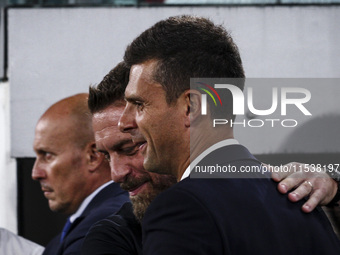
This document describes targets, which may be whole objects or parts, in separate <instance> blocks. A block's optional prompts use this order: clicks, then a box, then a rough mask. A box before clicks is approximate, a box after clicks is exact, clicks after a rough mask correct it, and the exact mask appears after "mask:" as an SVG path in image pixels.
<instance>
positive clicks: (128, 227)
mask: <svg viewBox="0 0 340 255" xmlns="http://www.w3.org/2000/svg"><path fill="white" fill-rule="evenodd" d="M81 254H82V255H104V254H105V255H109V254H110V255H141V254H142V226H141V225H140V223H139V222H138V221H137V219H136V217H135V215H134V214H133V211H132V205H131V203H125V204H124V205H123V206H122V208H121V209H120V210H119V211H118V212H117V213H116V214H113V215H111V216H109V217H107V218H105V219H104V220H100V221H98V222H97V223H96V224H94V225H93V226H92V227H91V229H90V231H89V232H88V234H87V236H86V238H85V240H84V244H83V247H82V249H81Z"/></svg>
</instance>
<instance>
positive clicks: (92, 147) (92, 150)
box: [87, 142, 104, 172]
mask: <svg viewBox="0 0 340 255" xmlns="http://www.w3.org/2000/svg"><path fill="white" fill-rule="evenodd" d="M103 160H104V155H103V154H102V153H100V152H99V151H98V150H97V148H96V143H95V142H92V143H89V144H88V148H87V163H88V166H89V170H90V172H94V171H96V170H97V169H98V167H99V166H100V164H101V163H102V162H103Z"/></svg>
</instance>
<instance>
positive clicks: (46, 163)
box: [32, 94, 129, 255]
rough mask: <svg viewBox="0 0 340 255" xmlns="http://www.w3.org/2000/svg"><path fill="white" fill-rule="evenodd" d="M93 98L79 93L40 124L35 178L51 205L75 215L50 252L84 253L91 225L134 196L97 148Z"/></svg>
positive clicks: (48, 113)
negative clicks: (90, 105)
mask: <svg viewBox="0 0 340 255" xmlns="http://www.w3.org/2000/svg"><path fill="white" fill-rule="evenodd" d="M87 98H88V94H78V95H75V96H72V97H68V98H65V99H63V100H61V101H59V102H57V103H55V104H54V105H52V106H51V107H50V108H49V109H48V110H47V111H46V112H45V113H44V114H43V115H42V117H41V118H40V119H39V121H38V123H37V126H36V130H35V139H34V150H35V152H36V155H37V159H36V161H35V164H34V167H33V170H32V178H33V179H34V180H37V181H39V182H40V185H41V188H42V191H43V192H44V195H45V197H46V198H47V199H48V203H49V207H50V209H51V210H52V211H55V212H58V213H63V214H65V215H68V216H69V218H68V221H67V223H66V224H65V227H64V230H63V231H62V233H60V234H59V235H58V236H57V237H55V238H54V239H53V240H52V241H51V242H50V243H49V244H48V245H47V247H46V249H45V251H44V254H63V255H66V254H80V248H81V245H82V242H83V240H84V238H85V235H86V233H87V231H88V230H89V228H90V227H91V226H92V225H93V224H94V223H95V222H97V221H98V220H101V219H103V218H105V217H107V216H108V215H110V214H112V213H114V212H116V211H118V209H119V208H120V207H121V206H122V205H123V204H124V203H125V202H127V201H129V199H128V194H127V193H126V192H125V191H123V190H121V189H120V187H119V185H118V184H116V183H114V182H112V180H111V174H110V166H109V164H108V162H107V161H106V160H105V157H104V155H103V154H101V153H99V152H98V151H97V149H96V145H95V141H94V134H93V129H92V119H91V114H90V111H89V109H88V106H87Z"/></svg>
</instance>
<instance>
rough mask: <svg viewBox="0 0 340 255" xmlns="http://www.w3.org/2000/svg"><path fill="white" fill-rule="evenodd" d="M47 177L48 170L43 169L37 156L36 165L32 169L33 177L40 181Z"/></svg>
mask: <svg viewBox="0 0 340 255" xmlns="http://www.w3.org/2000/svg"><path fill="white" fill-rule="evenodd" d="M45 178H46V172H45V170H44V169H43V167H42V165H41V163H40V162H39V159H38V158H37V159H36V160H35V162H34V166H33V169H32V179H33V180H35V181H39V180H41V179H45Z"/></svg>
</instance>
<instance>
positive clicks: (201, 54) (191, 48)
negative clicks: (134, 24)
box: [124, 15, 245, 115]
mask: <svg viewBox="0 0 340 255" xmlns="http://www.w3.org/2000/svg"><path fill="white" fill-rule="evenodd" d="M148 60H156V61H157V67H156V68H155V70H154V73H153V79H154V81H155V82H157V83H159V84H161V85H162V86H163V88H164V90H165V91H166V94H167V102H168V103H169V104H171V103H172V102H174V101H176V100H177V98H178V97H179V96H180V95H181V94H182V93H183V92H184V91H185V90H188V89H190V78H244V77H245V75H244V70H243V66H242V61H241V57H240V54H239V51H238V48H237V46H236V44H235V43H234V41H233V39H232V38H231V36H230V34H229V33H228V32H227V31H226V30H225V29H224V28H223V27H222V26H217V25H215V24H214V23H213V22H211V21H210V20H208V19H206V18H202V17H194V16H187V15H184V16H175V17H170V18H168V19H165V20H162V21H159V22H158V23H156V24H155V25H153V26H152V27H151V28H149V29H147V30H146V31H144V32H143V33H142V34H141V35H140V36H138V37H137V38H136V39H135V40H134V41H133V42H132V43H131V44H130V45H129V46H128V47H127V49H126V51H125V56H124V61H125V62H126V63H127V65H128V66H130V67H131V66H132V65H135V64H141V63H143V62H145V61H148ZM239 87H240V88H241V89H243V83H242V84H240V85H239ZM228 101H230V100H228ZM229 115H230V114H229Z"/></svg>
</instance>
